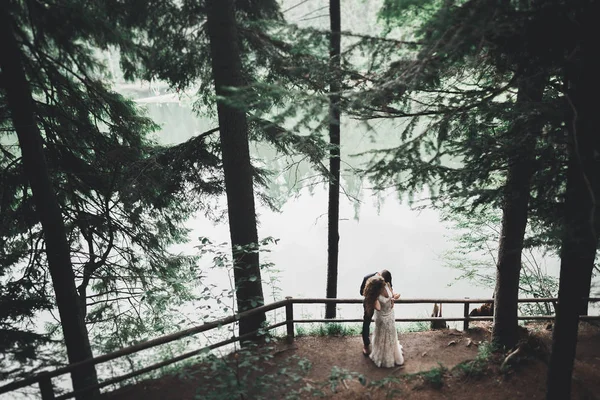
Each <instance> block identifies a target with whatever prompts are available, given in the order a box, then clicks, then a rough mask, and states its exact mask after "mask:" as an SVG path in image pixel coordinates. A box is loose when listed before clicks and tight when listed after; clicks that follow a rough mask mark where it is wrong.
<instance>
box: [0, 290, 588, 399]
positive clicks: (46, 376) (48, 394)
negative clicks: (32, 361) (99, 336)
mask: <svg viewBox="0 0 600 400" xmlns="http://www.w3.org/2000/svg"><path fill="white" fill-rule="evenodd" d="M491 301H492V299H469V298H464V299H399V300H396V303H399V304H433V303H441V304H463V309H464V313H463V316H462V317H450V318H446V317H439V318H434V317H431V318H396V321H397V322H429V321H437V320H445V321H463V329H464V330H467V329H468V328H469V322H470V321H491V320H492V319H493V317H470V316H469V312H470V305H471V304H474V303H477V304H479V303H489V302H491ZM557 301H558V299H556V298H539V299H519V300H518V302H519V303H548V302H551V303H556V302H557ZM588 301H590V302H597V301H600V298H589V299H588ZM328 303H334V304H362V300H361V299H294V298H291V297H286V298H285V300H282V301H277V302H274V303H271V304H267V305H264V306H261V307H257V308H254V309H252V310H249V311H246V312H243V313H240V314H235V315H232V316H230V317H227V318H223V319H219V320H217V321H213V322H209V323H206V324H203V325H200V326H196V327H193V328H189V329H185V330H183V331H180V332H177V333H173V334H170V335H166V336H162V337H159V338H156V339H152V340H148V341H146V342H142V343H139V344H136V345H134V346H130V347H127V348H124V349H121V350H118V351H115V352H112V353H109V354H104V355H102V356H98V357H94V358H91V359H89V360H85V361H81V362H78V363H74V364H69V365H66V366H64V367H61V368H57V369H55V370H52V371H46V372H41V373H39V374H36V375H34V376H31V377H29V378H26V379H23V380H19V381H15V382H11V383H9V384H7V385H4V386H2V387H0V394H4V393H8V392H12V391H15V390H18V389H22V388H24V387H27V386H31V385H36V384H37V385H38V386H39V389H40V392H41V397H42V400H62V399H70V398H73V397H78V398H84V397H85V395H86V393H89V392H90V391H92V390H95V389H99V388H103V387H105V386H109V385H113V384H115V383H119V382H122V381H125V380H127V379H131V378H134V377H136V376H139V375H142V374H145V373H148V372H151V371H154V370H157V369H159V368H162V367H165V366H167V365H170V364H173V363H176V362H178V361H182V360H185V359H188V358H190V357H193V356H195V355H198V354H201V353H203V352H206V351H209V350H212V349H216V348H218V347H222V346H225V345H227V344H231V343H234V342H237V341H240V340H244V339H247V338H249V337H251V336H253V335H255V334H256V333H257V332H251V333H248V334H245V335H242V336H235V335H234V336H233V337H231V338H229V339H227V340H223V341H221V342H218V343H215V344H211V345H209V346H206V347H203V348H201V349H197V350H193V351H190V352H187V353H184V354H181V355H179V356H177V357H173V358H170V359H168V360H164V361H162V362H159V363H156V364H152V365H150V366H147V367H145V368H141V369H139V370H136V371H132V372H130V373H127V374H124V375H121V376H118V377H113V378H110V379H106V380H104V381H102V382H100V383H98V384H96V385H93V386H89V387H87V388H85V389H81V390H79V391H73V392H69V393H66V394H63V395H60V396H55V393H54V387H53V385H52V378H56V377H58V376H61V375H65V374H69V373H71V372H72V371H74V370H76V369H77V368H81V367H83V366H89V365H98V364H102V363H105V362H108V361H111V360H115V359H117V358H121V357H124V356H127V355H130V354H134V353H137V352H140V351H142V350H146V349H150V348H153V347H156V346H160V345H162V344H166V343H171V342H174V341H176V340H179V339H182V338H185V337H189V336H192V335H196V334H198V333H202V332H206V331H209V330H212V329H215V328H218V327H221V326H223V325H227V324H232V323H235V322H236V321H239V320H240V319H242V318H247V317H250V316H252V315H254V314H258V313H263V312H267V311H273V310H277V309H280V308H285V321H281V322H278V323H275V324H272V325H269V326H266V327H264V328H262V329H261V331H263V332H267V331H270V330H272V329H275V328H278V327H280V326H284V325H285V326H286V328H287V340H288V341H289V342H292V341H293V340H294V326H295V324H301V323H319V322H323V323H332V322H336V323H341V322H362V319H295V318H294V304H328ZM518 319H519V320H527V321H544V320H553V319H554V315H537V316H518ZM580 320H600V316H587V315H586V316H580Z"/></svg>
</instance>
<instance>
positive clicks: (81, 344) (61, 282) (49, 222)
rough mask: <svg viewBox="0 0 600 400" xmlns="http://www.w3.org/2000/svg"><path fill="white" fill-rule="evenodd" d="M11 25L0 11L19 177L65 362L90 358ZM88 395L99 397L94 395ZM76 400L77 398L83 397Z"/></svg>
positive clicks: (77, 374)
mask: <svg viewBox="0 0 600 400" xmlns="http://www.w3.org/2000/svg"><path fill="white" fill-rule="evenodd" d="M13 23H14V22H13V20H12V18H11V16H10V14H9V13H8V10H7V8H6V7H0V54H2V56H1V57H0V68H1V70H2V75H1V82H2V85H3V87H4V90H5V93H6V101H7V105H8V109H9V110H10V114H11V119H12V122H13V125H14V129H15V131H16V132H17V137H18V139H19V146H20V149H21V153H22V157H23V166H24V169H25V174H26V175H27V179H28V180H29V184H30V186H31V190H32V192H33V199H34V202H35V207H36V210H37V214H38V217H39V219H40V222H41V225H42V230H43V232H44V240H45V243H46V256H47V258H48V268H49V270H50V276H51V277H52V286H53V288H54V294H55V296H56V306H57V308H58V312H59V315H60V322H61V326H62V330H63V335H64V340H65V346H66V348H67V356H68V359H69V363H75V362H79V361H83V360H86V359H89V358H92V350H91V348H90V342H89V339H88V336H87V331H86V329H85V323H84V320H83V318H82V316H81V312H80V308H79V300H78V297H77V291H76V289H75V276H74V274H73V266H72V264H71V254H70V248H69V243H68V241H67V236H66V230H65V226H64V223H63V220H62V215H61V210H60V206H59V204H58V200H57V198H56V194H55V193H54V190H53V188H52V183H51V181H50V176H49V172H48V166H47V164H46V159H45V156H44V150H43V141H42V136H41V133H40V130H39V128H38V126H37V122H36V110H35V104H34V102H33V98H32V93H31V87H30V85H29V82H28V81H27V77H26V76H25V72H24V67H23V54H22V53H21V50H20V49H19V45H18V43H17V40H16V38H15V34H14V31H13ZM71 379H72V381H73V388H74V390H79V389H83V388H85V387H86V386H89V385H93V384H96V383H98V378H97V376H96V369H95V367H94V366H93V365H92V366H88V367H84V368H79V369H77V370H75V371H74V372H73V373H72V374H71ZM91 394H92V395H93V394H99V391H98V390H95V391H93V392H91ZM89 396H90V393H88V395H87V396H81V397H78V398H84V397H85V398H89Z"/></svg>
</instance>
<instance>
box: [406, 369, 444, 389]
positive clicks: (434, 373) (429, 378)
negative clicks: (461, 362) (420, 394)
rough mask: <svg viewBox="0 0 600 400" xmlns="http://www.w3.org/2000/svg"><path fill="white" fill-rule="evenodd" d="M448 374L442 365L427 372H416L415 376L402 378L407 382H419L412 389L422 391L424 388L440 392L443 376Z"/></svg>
mask: <svg viewBox="0 0 600 400" xmlns="http://www.w3.org/2000/svg"><path fill="white" fill-rule="evenodd" d="M446 372H448V369H447V368H446V367H444V366H443V365H442V364H439V367H437V368H433V369H431V370H429V371H424V372H418V373H416V374H409V375H405V376H404V377H405V378H406V379H407V380H408V381H412V380H414V379H415V378H419V379H420V380H421V383H420V384H417V386H415V387H414V389H417V390H418V389H424V388H425V387H431V388H433V389H435V390H440V389H441V388H442V387H443V386H444V375H445V374H446Z"/></svg>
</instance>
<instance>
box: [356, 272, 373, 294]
mask: <svg viewBox="0 0 600 400" xmlns="http://www.w3.org/2000/svg"><path fill="white" fill-rule="evenodd" d="M376 274H377V272H373V273H372V274H369V275H365V277H364V278H363V281H362V283H361V285H360V295H361V296H364V294H363V291H364V290H365V285H366V284H367V281H368V280H369V278H370V277H372V276H375V275H376Z"/></svg>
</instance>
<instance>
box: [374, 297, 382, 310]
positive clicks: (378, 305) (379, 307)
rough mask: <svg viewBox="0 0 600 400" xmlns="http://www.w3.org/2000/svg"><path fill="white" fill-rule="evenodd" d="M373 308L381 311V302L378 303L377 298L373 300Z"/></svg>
mask: <svg viewBox="0 0 600 400" xmlns="http://www.w3.org/2000/svg"><path fill="white" fill-rule="evenodd" d="M375 309H376V310H377V311H381V303H379V300H375Z"/></svg>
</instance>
